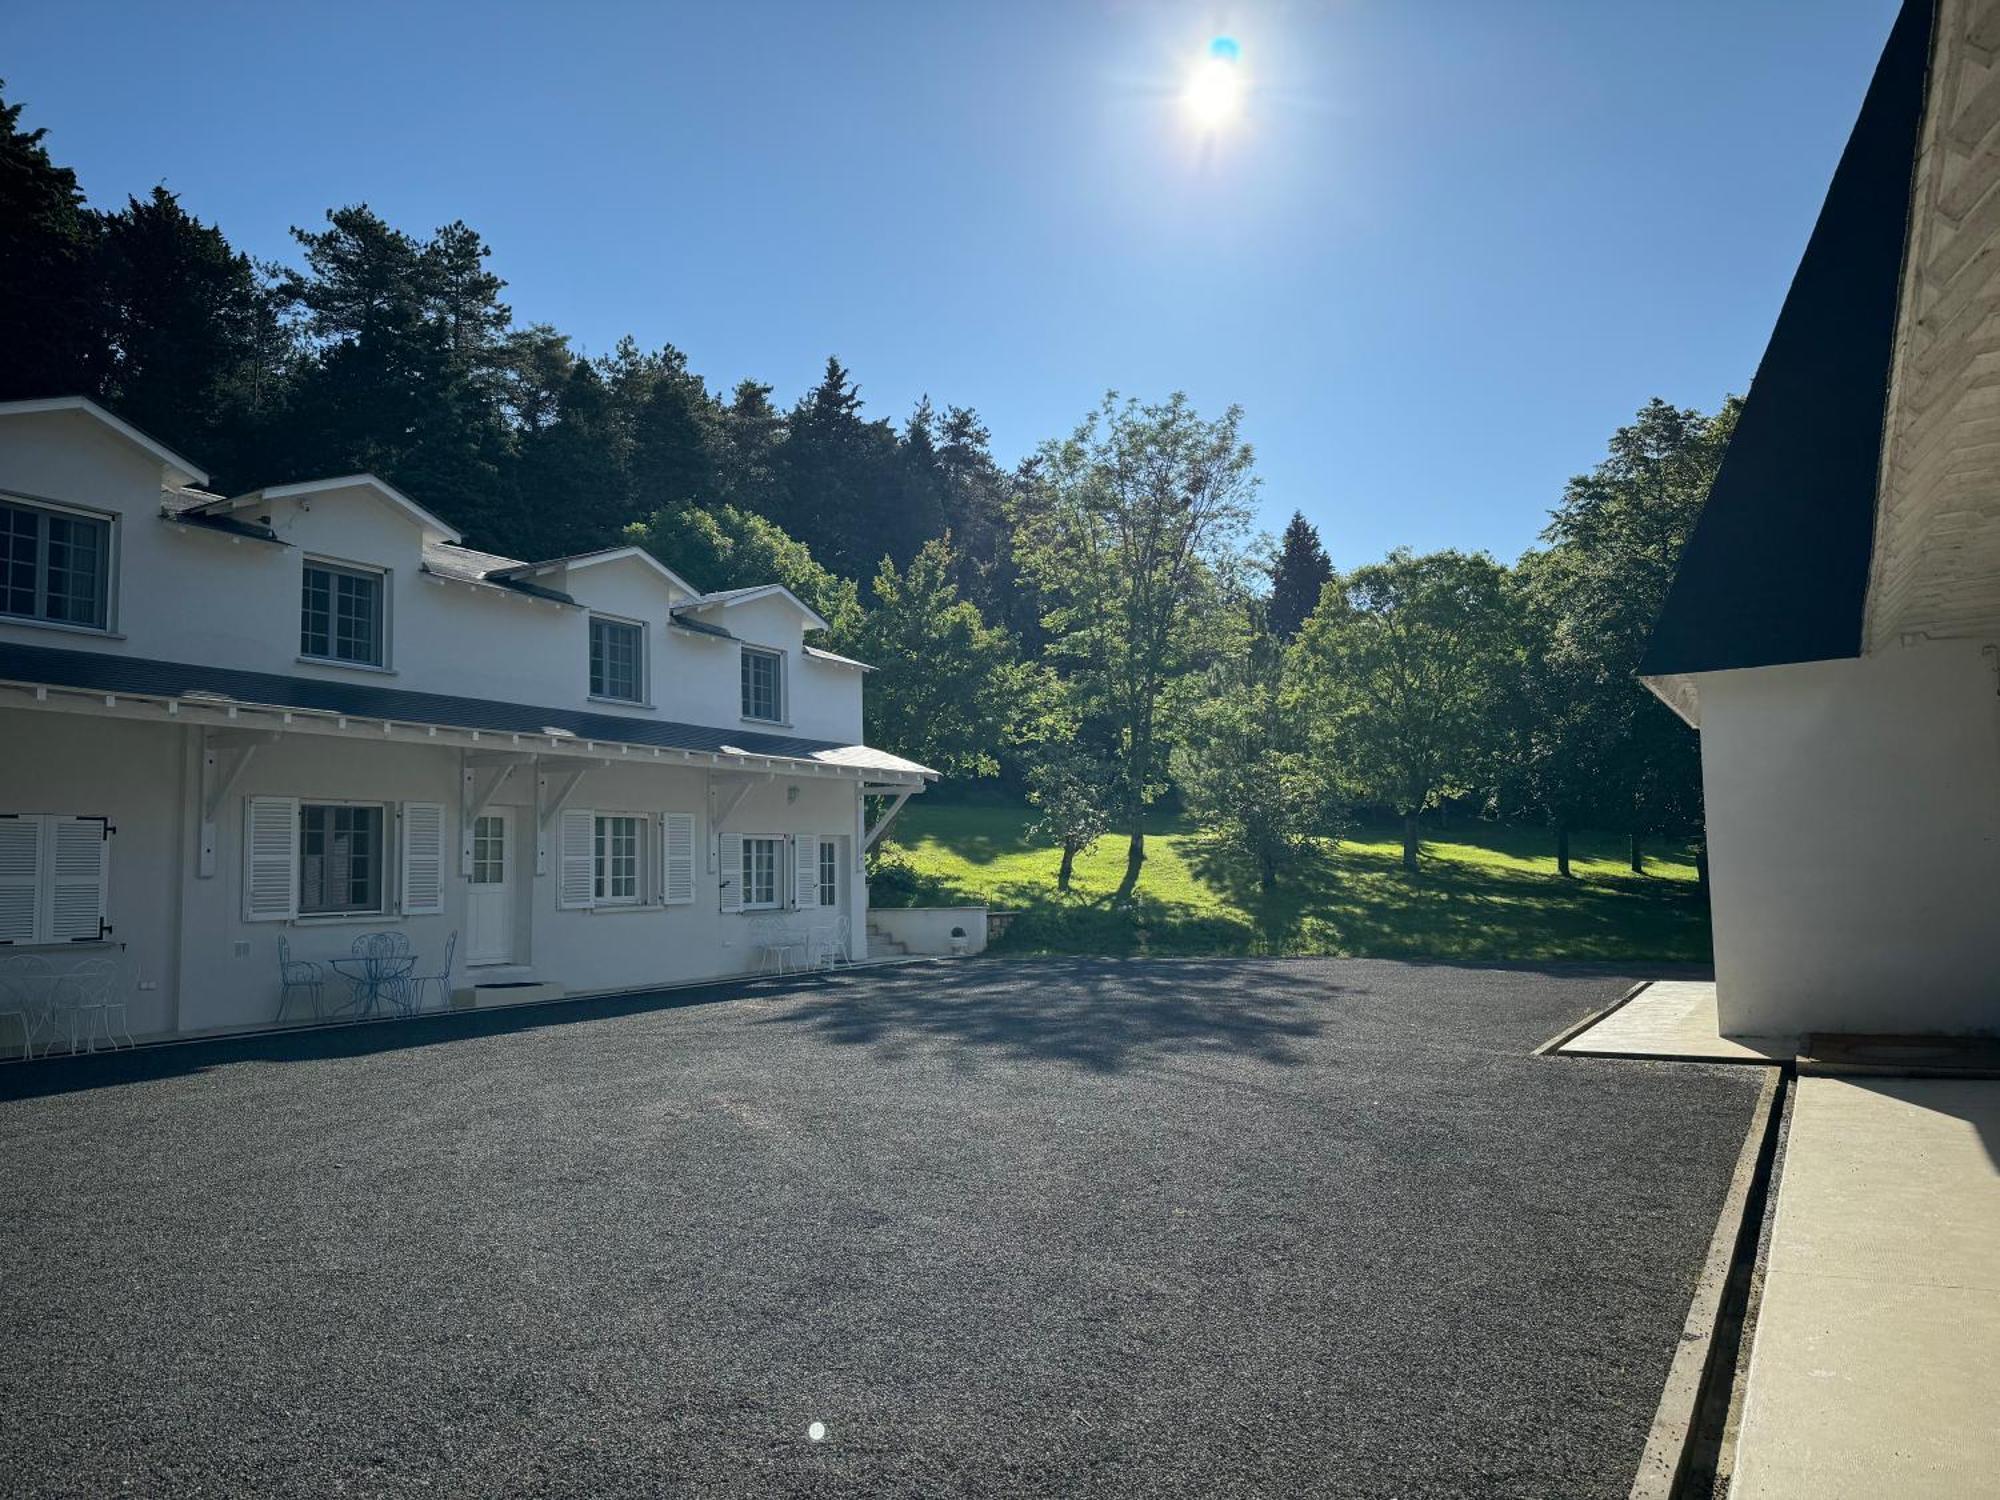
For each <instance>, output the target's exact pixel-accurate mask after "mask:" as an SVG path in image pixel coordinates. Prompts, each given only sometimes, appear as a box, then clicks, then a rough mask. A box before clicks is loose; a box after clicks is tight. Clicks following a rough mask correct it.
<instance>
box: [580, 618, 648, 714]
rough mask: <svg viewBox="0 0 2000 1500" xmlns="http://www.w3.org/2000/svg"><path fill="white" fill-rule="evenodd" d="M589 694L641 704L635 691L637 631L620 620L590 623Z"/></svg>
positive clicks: (642, 699)
mask: <svg viewBox="0 0 2000 1500" xmlns="http://www.w3.org/2000/svg"><path fill="white" fill-rule="evenodd" d="M590 691H591V693H592V695H593V696H595V697H599V698H622V699H624V700H625V701H626V702H628V703H639V702H643V701H644V695H643V694H642V693H641V692H640V688H639V627H638V626H637V625H628V624H626V623H624V622H623V621H621V620H592V621H591V622H590Z"/></svg>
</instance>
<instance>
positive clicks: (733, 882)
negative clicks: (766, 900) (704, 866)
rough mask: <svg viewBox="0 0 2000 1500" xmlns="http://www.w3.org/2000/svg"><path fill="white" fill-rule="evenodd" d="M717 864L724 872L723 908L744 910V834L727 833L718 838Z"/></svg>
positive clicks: (726, 909)
mask: <svg viewBox="0 0 2000 1500" xmlns="http://www.w3.org/2000/svg"><path fill="white" fill-rule="evenodd" d="M716 854H717V859H716V864H717V866H718V867H719V868H720V869H721V872H722V882H721V884H722V909H723V910H724V911H741V910H743V835H742V834H740V833H725V834H722V835H721V836H720V837H718V838H717V839H716Z"/></svg>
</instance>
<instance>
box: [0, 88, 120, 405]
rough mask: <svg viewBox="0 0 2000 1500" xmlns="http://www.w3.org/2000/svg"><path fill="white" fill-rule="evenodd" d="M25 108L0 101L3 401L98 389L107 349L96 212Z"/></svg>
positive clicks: (93, 392) (0, 366)
mask: <svg viewBox="0 0 2000 1500" xmlns="http://www.w3.org/2000/svg"><path fill="white" fill-rule="evenodd" d="M21 110H22V106H21V105H19V104H9V103H7V101H6V100H5V99H4V98H0V328H4V329H5V330H6V331H7V332H6V350H7V352H6V357H5V358H4V359H0V400H21V399H31V398H33V397H37V396H77V395H96V394H99V393H100V392H99V382H100V380H101V379H102V377H103V373H104V366H105V363H106V361H107V358H108V355H109V349H108V347H107V340H106V338H105V332H104V316H103V306H102V302H101V299H100V297H99V295H98V293H99V285H100V283H99V280H98V276H97V254H96V252H97V242H98V236H99V233H100V229H99V223H98V218H97V215H95V214H93V213H92V212H91V211H90V210H89V209H88V208H87V207H85V205H84V198H83V189H82V188H80V187H79V186H78V185H77V181H76V173H74V172H72V171H71V170H70V169H69V168H68V167H59V166H57V165H56V164H55V162H54V161H52V160H51V159H50V157H49V152H48V148H47V147H46V146H44V145H43V144H42V142H43V138H44V137H46V136H47V134H48V132H47V130H44V129H37V130H23V129H21Z"/></svg>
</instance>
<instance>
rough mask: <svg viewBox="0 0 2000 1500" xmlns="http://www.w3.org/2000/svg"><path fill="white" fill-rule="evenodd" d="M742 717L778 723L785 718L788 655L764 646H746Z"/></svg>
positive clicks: (744, 649)
mask: <svg viewBox="0 0 2000 1500" xmlns="http://www.w3.org/2000/svg"><path fill="white" fill-rule="evenodd" d="M743 717H744V718H746V719H761V720H763V721H765V722H766V723H770V724H779V723H783V722H784V718H785V658H784V656H783V655H782V654H781V653H779V652H776V651H766V650H764V649H763V648H762V647H761V646H745V647H744V648H743Z"/></svg>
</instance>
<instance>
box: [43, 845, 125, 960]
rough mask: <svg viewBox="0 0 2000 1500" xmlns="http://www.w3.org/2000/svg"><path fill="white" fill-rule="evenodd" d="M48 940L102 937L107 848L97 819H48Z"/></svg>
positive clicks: (108, 847) (107, 865) (56, 941)
mask: <svg viewBox="0 0 2000 1500" xmlns="http://www.w3.org/2000/svg"><path fill="white" fill-rule="evenodd" d="M46 847H47V850H48V853H47V856H46V858H47V860H48V865H49V923H48V940H49V941H50V942H52V943H91V942H96V941H97V939H99V938H101V937H103V936H104V877H105V875H106V874H107V873H108V871H109V868H110V862H109V860H108V859H107V858H106V855H107V853H108V852H109V850H110V848H111V840H110V838H109V837H108V835H107V830H106V828H105V826H104V820H103V819H102V818H50V819H49V835H48V844H47V846H46Z"/></svg>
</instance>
